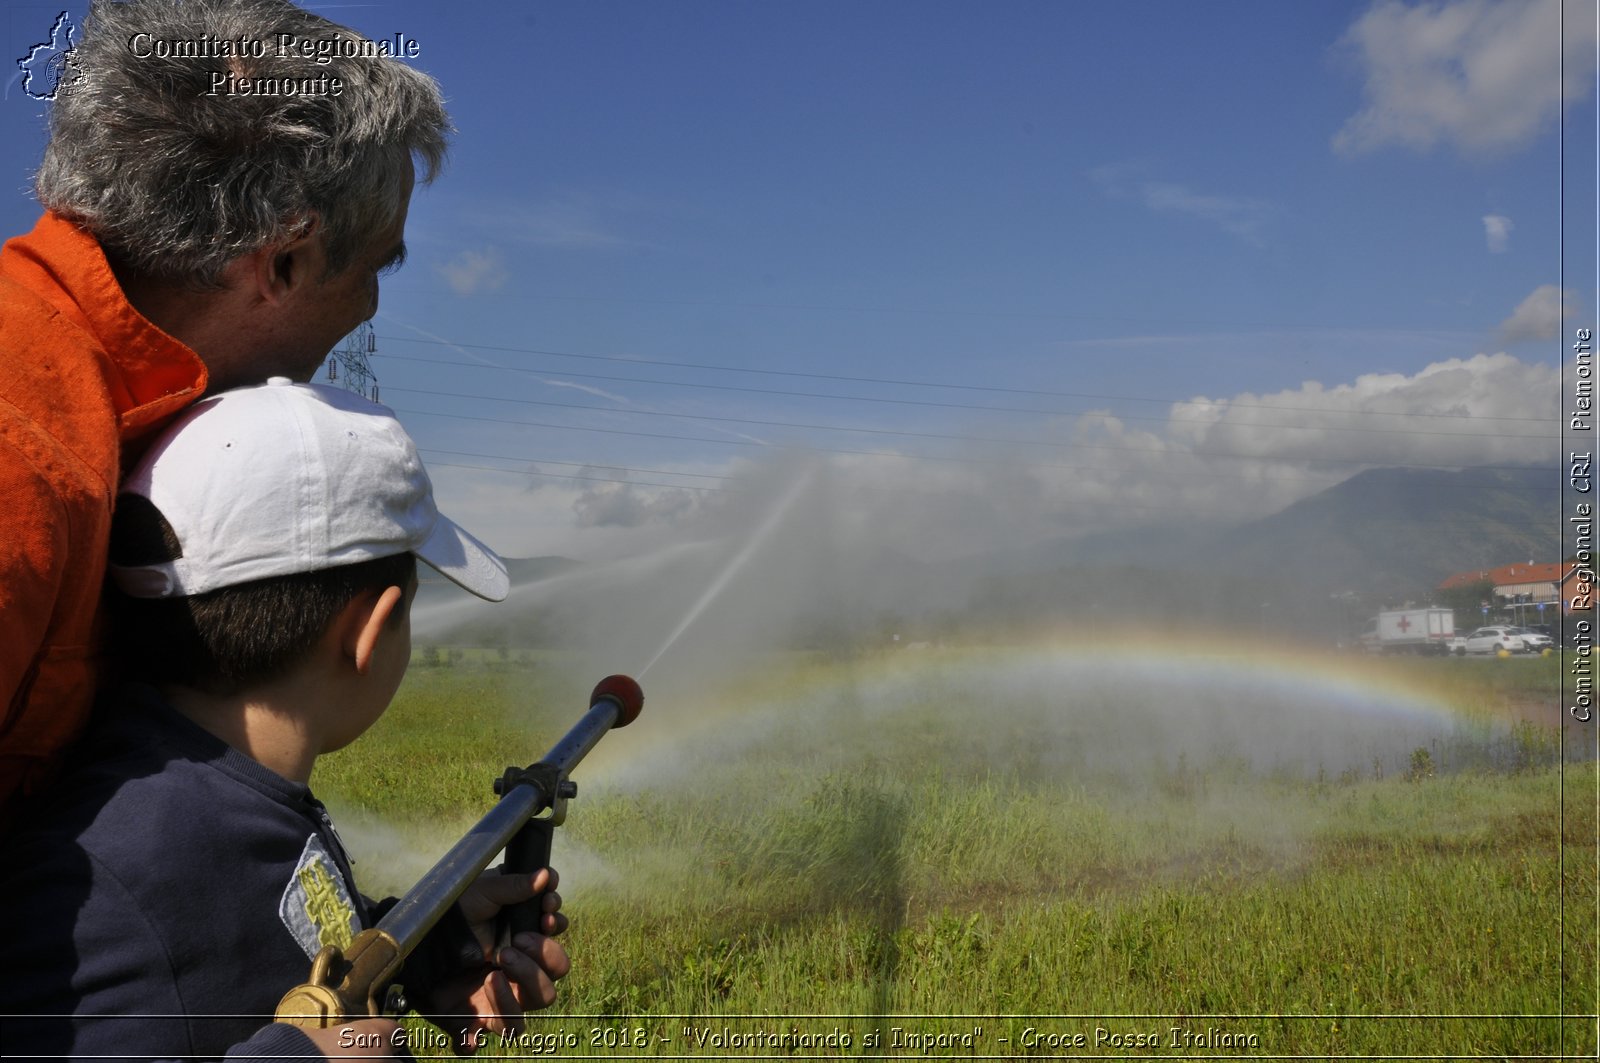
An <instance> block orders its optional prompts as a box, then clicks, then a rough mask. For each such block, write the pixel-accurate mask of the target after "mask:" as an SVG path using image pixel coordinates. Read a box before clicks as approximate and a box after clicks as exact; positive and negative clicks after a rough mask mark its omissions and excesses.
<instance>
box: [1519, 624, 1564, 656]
mask: <svg viewBox="0 0 1600 1063" xmlns="http://www.w3.org/2000/svg"><path fill="white" fill-rule="evenodd" d="M1511 633H1512V634H1514V635H1521V636H1522V646H1523V648H1524V649H1526V650H1527V651H1528V652H1529V653H1543V652H1545V651H1546V650H1553V649H1555V647H1556V640H1555V639H1553V638H1551V637H1550V636H1549V635H1547V634H1545V633H1544V632H1543V631H1535V630H1534V629H1533V628H1530V627H1514V628H1512V629H1511Z"/></svg>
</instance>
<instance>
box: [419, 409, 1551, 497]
mask: <svg viewBox="0 0 1600 1063" xmlns="http://www.w3.org/2000/svg"><path fill="white" fill-rule="evenodd" d="M390 390H391V391H405V390H411V389H405V388H390ZM418 393H419V394H438V393H436V392H426V393H422V392H418ZM458 397H462V398H487V397H488V396H458ZM502 401H506V402H521V403H526V404H529V405H541V406H563V405H564V404H562V403H553V402H535V401H534V400H531V399H530V400H524V399H505V400H502ZM567 408H571V409H580V410H602V411H603V412H606V413H613V414H615V413H635V414H653V415H655V416H663V417H680V418H689V419H702V420H720V421H735V422H738V423H745V424H758V425H759V424H768V425H778V424H779V422H763V421H751V420H745V419H740V418H728V417H706V416H704V415H698V414H667V413H658V412H655V411H645V410H634V411H619V410H615V409H610V408H607V407H592V406H583V405H577V404H573V405H570V406H568V407H567ZM396 412H397V413H405V414H409V415H412V416H420V417H447V418H451V419H454V420H464V421H480V422H484V423H487V424H504V425H513V426H517V427H522V428H551V429H556V430H559V431H563V432H593V433H598V434H602V435H619V436H632V437H636V438H641V439H664V440H672V441H675V442H684V443H709V444H713V445H717V446H742V447H758V448H765V449H770V450H789V451H795V452H798V453H812V454H835V455H841V456H846V457H873V458H883V457H897V458H909V459H914V460H921V461H933V462H951V463H960V464H993V465H1004V466H1015V465H1017V464H1018V463H1016V462H1011V461H1000V460H996V459H983V458H962V457H940V456H936V455H923V454H896V453H886V452H884V451H874V450H846V449H841V448H828V447H813V446H804V445H800V444H785V443H772V442H768V441H766V440H758V439H719V438H715V437H711V436H686V435H674V434H672V433H667V432H639V431H633V430H629V429H622V428H596V427H594V426H591V425H571V424H554V423H551V422H548V421H518V420H511V419H509V418H499V417H484V416H481V415H476V414H460V413H444V412H441V411H438V410H411V409H400V408H396ZM791 427H804V426H791ZM816 427H819V428H827V427H828V426H826V425H822V426H816ZM832 430H834V431H848V432H853V431H863V432H879V433H886V434H891V435H906V434H908V433H899V432H893V431H891V430H889V429H850V428H846V429H832ZM909 434H919V433H909ZM922 434H925V433H922ZM936 438H946V439H956V440H966V441H981V439H980V437H972V436H943V437H936ZM998 442H1021V441H1016V440H1004V441H998ZM1037 445H1040V446H1053V447H1061V448H1071V449H1088V450H1125V451H1133V452H1138V453H1145V454H1152V455H1161V456H1165V457H1174V456H1182V457H1195V458H1227V459H1231V460H1241V461H1263V460H1270V459H1268V458H1264V457H1262V456H1259V455H1253V454H1227V453H1208V454H1190V453H1184V454H1178V455H1173V454H1164V452H1162V451H1159V450H1154V449H1152V448H1150V447H1119V446H1113V445H1110V444H1102V443H1066V442H1059V441H1056V442H1049V441H1045V442H1040V443H1039V444H1037ZM1280 460H1282V459H1280ZM1294 460H1295V461H1298V462H1300V463H1302V464H1324V465H1351V466H1360V465H1378V466H1383V467H1386V468H1397V469H1461V470H1468V469H1470V470H1485V471H1497V470H1507V471H1520V470H1524V469H1526V468H1528V466H1527V465H1526V464H1520V465H1465V464H1462V463H1459V462H1450V463H1438V462H1435V463H1427V462H1394V461H1388V460H1381V459H1376V460H1369V459H1357V458H1297V459H1294ZM1023 464H1024V465H1025V466H1032V465H1033V463H1023ZM1043 467H1050V466H1043ZM1061 467H1062V468H1084V467H1082V466H1061ZM1196 475H1219V476H1220V475H1225V474H1221V473H1197V474H1196ZM1273 479H1311V478H1310V477H1274V478H1273Z"/></svg>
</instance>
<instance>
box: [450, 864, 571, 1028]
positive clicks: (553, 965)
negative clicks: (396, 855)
mask: <svg viewBox="0 0 1600 1063" xmlns="http://www.w3.org/2000/svg"><path fill="white" fill-rule="evenodd" d="M557 882H558V876H557V875H556V873H555V871H553V870H552V869H550V868H544V869H543V870H540V871H538V872H535V873H534V874H533V875H531V876H529V875H504V874H501V873H500V872H499V871H485V872H484V873H483V874H482V875H480V876H479V877H478V880H477V881H476V882H474V883H473V884H472V885H470V886H468V887H467V889H466V892H465V893H463V894H462V895H461V899H460V901H459V902H458V903H459V904H460V905H461V911H462V914H464V915H465V916H466V917H467V923H468V924H469V925H470V926H471V928H472V933H473V936H474V937H476V938H477V939H478V945H479V947H481V948H482V949H483V957H484V966H483V967H482V968H480V969H479V970H477V971H471V972H468V973H466V974H462V975H459V976H457V977H455V978H452V979H449V980H448V981H446V982H445V983H444V984H442V985H440V986H437V987H436V988H435V989H434V992H433V997H432V1000H431V1001H430V1004H431V1005H432V1007H431V1009H430V1010H431V1011H432V1012H433V1013H434V1014H439V1015H452V1016H463V1017H464V1018H465V1024H464V1025H463V1023H462V1022H461V1021H459V1020H454V1021H451V1022H449V1023H448V1025H446V1026H445V1028H446V1029H448V1030H450V1031H451V1032H453V1033H455V1034H456V1038H457V1044H458V1047H460V1048H463V1049H469V1050H470V1049H471V1048H473V1047H475V1046H476V1045H477V1044H478V1043H480V1042H481V1040H482V1039H483V1037H482V1032H483V1031H487V1032H488V1033H491V1034H496V1035H498V1034H501V1033H513V1034H515V1033H521V1032H522V1029H523V1019H522V1013H523V1012H525V1011H532V1010H534V1009H536V1008H547V1007H549V1006H550V1005H551V1004H553V1003H555V999H556V986H555V983H556V981H557V980H559V979H561V978H563V977H565V976H566V974H567V971H568V970H570V969H571V967H572V964H571V962H570V961H569V960H568V959H567V953H566V950H565V949H563V948H562V947H561V944H560V943H559V942H557V941H556V940H554V936H555V935H556V934H559V933H561V932H562V931H564V930H565V929H566V928H567V917H566V916H564V915H562V914H561V895H560V894H559V893H557V892H556V890H555V888H556V883H557ZM541 891H542V892H543V893H544V897H543V904H542V907H543V908H544V917H543V920H542V924H543V925H542V927H541V929H542V930H543V931H544V932H543V933H542V934H535V933H521V934H518V935H516V936H515V937H514V938H512V940H511V944H510V945H509V946H506V947H504V948H500V949H499V950H498V955H497V954H496V930H497V928H496V926H495V917H496V916H498V915H499V914H500V910H501V909H502V908H505V907H508V906H510V905H513V904H520V903H521V902H523V901H527V900H532V899H533V897H534V896H535V895H536V894H538V893H540V892H541Z"/></svg>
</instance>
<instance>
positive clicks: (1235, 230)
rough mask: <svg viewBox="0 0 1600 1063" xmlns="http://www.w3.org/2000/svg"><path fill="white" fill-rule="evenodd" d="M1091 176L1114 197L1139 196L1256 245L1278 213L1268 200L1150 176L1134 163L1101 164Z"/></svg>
mask: <svg viewBox="0 0 1600 1063" xmlns="http://www.w3.org/2000/svg"><path fill="white" fill-rule="evenodd" d="M1089 177H1090V179H1091V180H1093V181H1094V182H1095V183H1096V184H1097V185H1099V186H1100V189H1101V191H1103V192H1104V193H1105V194H1106V195H1108V196H1111V197H1112V198H1114V199H1130V198H1131V199H1137V200H1138V201H1139V202H1141V203H1143V204H1144V205H1145V206H1146V207H1148V208H1149V209H1150V210H1153V211H1157V212H1159V213H1163V214H1182V215H1186V216H1188V217H1191V218H1196V219H1198V220H1200V221H1204V222H1208V223H1210V224H1212V225H1215V226H1217V227H1218V228H1220V229H1222V230H1223V231H1224V232H1226V233H1228V234H1229V235H1231V236H1235V237H1237V238H1239V239H1241V240H1243V241H1245V242H1246V243H1248V244H1253V245H1255V246H1257V247H1260V246H1263V245H1264V244H1265V243H1266V232H1267V227H1268V225H1269V223H1270V222H1271V221H1272V219H1273V218H1274V217H1276V215H1277V214H1278V207H1277V206H1276V205H1274V204H1272V203H1269V202H1267V201H1266V200H1261V199H1253V198H1250V197H1248V196H1219V195H1212V194H1208V193H1203V192H1196V191H1195V190H1193V189H1192V188H1190V187H1188V186H1187V185H1182V184H1178V183H1175V182H1172V181H1153V180H1149V179H1147V178H1145V177H1143V176H1141V175H1140V171H1139V168H1138V167H1133V166H1098V167H1095V168H1094V169H1092V170H1090V171H1089Z"/></svg>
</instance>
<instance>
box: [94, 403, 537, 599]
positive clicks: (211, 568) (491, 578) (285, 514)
mask: <svg viewBox="0 0 1600 1063" xmlns="http://www.w3.org/2000/svg"><path fill="white" fill-rule="evenodd" d="M122 493H123V494H134V495H142V496H144V497H145V498H147V499H149V500H150V501H151V503H153V504H154V505H155V507H156V508H157V509H158V510H160V511H161V514H162V516H164V517H165V518H166V519H167V522H168V523H169V524H170V525H171V526H172V530H173V531H174V532H175V533H176V534H177V537H178V542H179V543H180V544H181V545H182V550H183V556H181V557H179V558H177V559H176V560H173V561H166V562H159V563H153V564H144V565H112V566H111V575H112V578H113V579H115V580H116V583H117V586H119V587H120V588H122V590H123V591H124V592H126V593H127V594H129V595H131V596H133V597H135V598H180V597H188V596H190V595H195V594H204V593H205V592H207V591H212V590H216V589H217V588H219V587H231V586H233V585H235V584H239V583H247V582H249V581H251V580H258V579H266V578H268V577H271V576H286V575H290V574H293V573H298V572H314V571H318V570H321V569H325V568H333V567H336V566H339V565H348V564H354V563H356V562H358V561H370V560H372V559H374V558H379V557H389V556H392V555H394V554H402V553H408V552H409V553H412V554H415V555H416V556H417V557H418V558H420V559H421V560H423V561H425V562H427V563H428V564H429V565H431V566H433V567H434V568H436V569H438V570H439V571H440V572H441V573H443V574H444V575H445V576H447V577H449V578H450V579H451V580H453V581H454V582H456V583H458V584H460V585H461V586H462V587H465V588H466V589H467V590H469V591H471V592H472V593H473V594H476V595H477V596H478V597H480V598H487V599H489V600H490V601H494V602H498V601H500V600H502V599H503V598H505V596H506V594H507V593H508V592H509V591H510V589H511V581H510V578H509V576H508V575H507V574H506V566H505V562H503V561H501V560H500V558H499V557H497V556H495V553H494V551H492V550H490V549H489V548H488V547H487V546H485V545H483V543H481V542H479V541H478V540H477V539H475V538H473V537H472V536H471V535H469V534H467V532H465V531H463V530H462V529H461V528H460V527H459V526H458V525H457V524H456V523H455V522H454V521H452V520H450V519H449V518H448V517H445V516H443V515H442V514H440V513H439V511H438V509H437V508H436V507H435V506H434V503H433V484H432V483H431V482H430V481H429V480H428V473H427V471H426V470H424V469H423V467H422V460H421V459H420V458H419V457H417V448H416V445H415V444H414V443H412V441H411V437H410V436H408V435H406V432H405V429H403V428H401V427H400V422H399V421H398V420H396V419H395V416H394V412H393V411H391V410H390V409H389V408H388V407H386V406H380V405H378V404H377V403H375V402H369V401H368V400H367V399H364V398H362V397H361V396H359V395H356V394H354V393H353V392H349V391H345V390H343V389H340V388H331V387H327V386H325V385H320V384H296V383H294V382H293V381H291V380H289V379H288V378H286V377H274V378H272V379H271V380H269V381H267V382H266V383H265V384H262V385H258V386H254V387H246V388H239V389H237V390H233V391H226V392H223V393H222V394H220V395H216V396H213V397H211V398H209V399H206V400H204V401H202V402H199V403H196V404H195V405H194V406H192V407H190V408H189V409H188V410H186V411H185V412H184V413H183V414H182V415H181V416H180V417H179V418H178V419H177V420H176V421H174V422H173V423H172V424H171V425H170V426H169V427H168V428H167V430H166V431H165V432H164V433H163V434H162V435H161V437H160V438H159V439H157V440H156V442H155V444H154V445H153V446H151V448H150V449H149V451H147V452H146V453H145V456H144V458H143V459H142V460H141V461H140V462H139V464H138V466H137V467H136V468H135V469H134V471H133V473H132V475H130V476H129V477H128V479H127V481H126V482H125V483H124V484H123V486H122Z"/></svg>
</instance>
